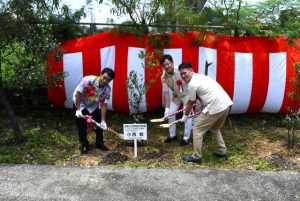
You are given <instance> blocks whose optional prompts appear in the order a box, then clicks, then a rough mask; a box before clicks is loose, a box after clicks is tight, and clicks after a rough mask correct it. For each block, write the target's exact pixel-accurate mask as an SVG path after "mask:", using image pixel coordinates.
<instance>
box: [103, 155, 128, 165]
mask: <svg viewBox="0 0 300 201" xmlns="http://www.w3.org/2000/svg"><path fill="white" fill-rule="evenodd" d="M127 160H128V157H127V156H126V155H124V154H121V153H119V152H110V153H107V154H105V156H104V157H103V159H102V163H103V164H105V165H115V164H116V163H117V162H119V161H120V162H124V161H127Z"/></svg>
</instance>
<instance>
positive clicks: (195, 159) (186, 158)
mask: <svg viewBox="0 0 300 201" xmlns="http://www.w3.org/2000/svg"><path fill="white" fill-rule="evenodd" d="M182 159H183V161H185V162H191V163H198V164H201V163H202V159H201V158H199V159H198V158H194V157H193V156H183V157H182Z"/></svg>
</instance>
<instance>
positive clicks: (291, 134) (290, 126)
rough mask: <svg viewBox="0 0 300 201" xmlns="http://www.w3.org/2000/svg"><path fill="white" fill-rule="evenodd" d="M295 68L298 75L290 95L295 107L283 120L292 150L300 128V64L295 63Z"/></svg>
mask: <svg viewBox="0 0 300 201" xmlns="http://www.w3.org/2000/svg"><path fill="white" fill-rule="evenodd" d="M294 66H295V72H296V75H295V77H294V78H292V79H291V82H292V84H293V86H294V88H295V90H294V91H292V92H290V93H289V98H290V99H291V100H292V101H293V103H294V105H293V107H292V108H290V109H289V111H288V114H287V115H286V116H285V118H284V119H283V122H284V123H285V125H286V129H287V133H288V147H291V148H294V146H295V130H296V129H297V128H298V127H299V126H300V107H299V106H300V63H295V65H294Z"/></svg>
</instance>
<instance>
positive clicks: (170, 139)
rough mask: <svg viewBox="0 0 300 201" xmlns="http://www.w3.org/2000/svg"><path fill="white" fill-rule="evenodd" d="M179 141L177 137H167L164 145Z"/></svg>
mask: <svg viewBox="0 0 300 201" xmlns="http://www.w3.org/2000/svg"><path fill="white" fill-rule="evenodd" d="M176 140H177V136H175V137H172V138H171V137H170V136H169V137H167V139H166V140H165V141H164V143H171V142H172V141H176Z"/></svg>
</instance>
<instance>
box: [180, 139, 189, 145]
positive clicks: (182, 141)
mask: <svg viewBox="0 0 300 201" xmlns="http://www.w3.org/2000/svg"><path fill="white" fill-rule="evenodd" d="M188 144H189V143H188V141H187V140H184V139H181V141H180V143H179V146H186V145H188Z"/></svg>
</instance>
